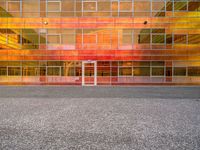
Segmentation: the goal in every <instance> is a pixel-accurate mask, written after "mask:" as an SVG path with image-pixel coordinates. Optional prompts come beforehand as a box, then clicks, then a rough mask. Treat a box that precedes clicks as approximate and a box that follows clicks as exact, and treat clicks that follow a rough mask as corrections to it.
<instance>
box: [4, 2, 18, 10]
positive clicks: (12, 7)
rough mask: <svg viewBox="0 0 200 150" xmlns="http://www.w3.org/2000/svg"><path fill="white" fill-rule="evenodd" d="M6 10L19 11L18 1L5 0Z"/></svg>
mask: <svg viewBox="0 0 200 150" xmlns="http://www.w3.org/2000/svg"><path fill="white" fill-rule="evenodd" d="M7 11H9V12H19V11H20V1H9V2H7Z"/></svg>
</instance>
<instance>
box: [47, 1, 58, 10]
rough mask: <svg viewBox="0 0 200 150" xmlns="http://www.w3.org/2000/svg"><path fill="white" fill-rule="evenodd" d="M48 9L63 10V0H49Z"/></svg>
mask: <svg viewBox="0 0 200 150" xmlns="http://www.w3.org/2000/svg"><path fill="white" fill-rule="evenodd" d="M47 9H48V12H60V11H61V1H48V2H47Z"/></svg>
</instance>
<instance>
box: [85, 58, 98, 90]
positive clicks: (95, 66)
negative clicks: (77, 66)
mask: <svg viewBox="0 0 200 150" xmlns="http://www.w3.org/2000/svg"><path fill="white" fill-rule="evenodd" d="M88 63H91V64H94V84H85V64H88ZM96 85H97V62H96V61H82V86H96Z"/></svg>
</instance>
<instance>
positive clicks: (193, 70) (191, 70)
mask: <svg viewBox="0 0 200 150" xmlns="http://www.w3.org/2000/svg"><path fill="white" fill-rule="evenodd" d="M188 76H200V67H188Z"/></svg>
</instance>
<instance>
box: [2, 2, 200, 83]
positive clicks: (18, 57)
mask: <svg viewBox="0 0 200 150" xmlns="http://www.w3.org/2000/svg"><path fill="white" fill-rule="evenodd" d="M0 84H58V85H135V84H145V85H146V84H150V85H151V84H152V85H155V84H156V85H157V84H158V85H166V84H167V85H175V84H176V85H177V84H178V85H180V84H200V1H199V0H0Z"/></svg>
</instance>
